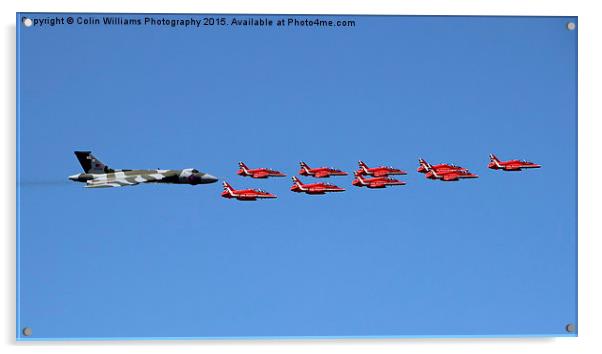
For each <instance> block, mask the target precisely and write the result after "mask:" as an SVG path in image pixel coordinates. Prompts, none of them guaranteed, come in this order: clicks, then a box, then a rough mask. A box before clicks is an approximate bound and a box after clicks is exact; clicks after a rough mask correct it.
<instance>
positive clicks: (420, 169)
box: [416, 159, 459, 173]
mask: <svg viewBox="0 0 602 354" xmlns="http://www.w3.org/2000/svg"><path fill="white" fill-rule="evenodd" d="M418 163H419V164H420V167H418V169H416V171H418V172H420V173H427V172H428V171H430V170H431V169H433V168H434V169H439V168H459V167H458V166H456V165H449V164H446V163H442V164H439V165H434V166H433V165H431V164H430V163H428V162H426V161H425V160H424V159H418Z"/></svg>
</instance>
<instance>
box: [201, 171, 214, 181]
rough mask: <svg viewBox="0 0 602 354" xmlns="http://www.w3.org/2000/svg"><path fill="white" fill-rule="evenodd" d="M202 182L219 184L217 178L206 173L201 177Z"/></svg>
mask: <svg viewBox="0 0 602 354" xmlns="http://www.w3.org/2000/svg"><path fill="white" fill-rule="evenodd" d="M201 181H203V183H213V182H217V177H215V176H213V175H210V174H208V173H205V174H204V175H203V176H202V177H201Z"/></svg>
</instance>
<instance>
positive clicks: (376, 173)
mask: <svg viewBox="0 0 602 354" xmlns="http://www.w3.org/2000/svg"><path fill="white" fill-rule="evenodd" d="M388 175H389V171H386V170H376V171H374V177H385V176H388Z"/></svg>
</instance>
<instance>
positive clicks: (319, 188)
mask: <svg viewBox="0 0 602 354" xmlns="http://www.w3.org/2000/svg"><path fill="white" fill-rule="evenodd" d="M489 161H490V162H489V165H488V166H487V167H489V168H490V169H493V170H502V171H521V170H523V169H529V168H540V167H541V165H538V164H536V163H533V162H529V161H524V160H508V161H500V160H499V159H498V158H497V157H496V156H495V155H493V154H490V155H489ZM418 163H419V167H418V169H417V171H418V172H420V173H423V174H424V176H425V177H426V178H427V179H433V180H441V181H445V182H451V181H459V180H460V179H464V178H478V177H479V176H477V175H476V174H474V173H471V172H470V171H469V170H468V169H467V168H464V167H461V166H457V165H452V164H438V165H431V164H429V163H428V162H426V161H425V160H424V159H419V160H418ZM299 164H300V166H301V169H300V170H299V175H301V176H310V177H315V178H328V177H330V176H346V175H347V172H345V171H341V170H339V169H336V168H332V167H315V168H312V167H309V165H307V164H306V163H305V162H303V161H302V162H300V163H299ZM238 165H239V167H240V169H239V170H238V171H237V172H236V173H237V174H238V175H240V176H243V177H251V178H268V177H286V175H285V174H284V173H282V172H280V171H277V170H273V169H269V168H265V167H262V168H249V167H247V165H245V164H244V163H243V162H239V163H238ZM353 174H354V176H355V179H354V180H353V182H351V184H352V185H354V186H356V187H367V188H370V189H372V188H385V187H388V186H402V185H405V184H406V183H405V182H402V181H399V180H397V179H395V178H391V177H389V176H393V175H406V174H407V173H406V172H405V171H403V170H400V169H397V168H394V167H391V166H378V167H368V165H366V164H365V163H364V162H363V161H359V162H358V169H357V171H355V172H354V173H353ZM292 179H293V185H292V186H291V188H290V189H291V191H293V192H296V193H306V194H326V193H331V192H344V191H345V188H341V187H339V186H336V185H334V184H331V183H324V182H319V183H303V182H301V180H299V178H297V177H296V176H293V178H292ZM223 186H224V191H223V192H222V194H221V195H222V197H224V198H228V199H232V198H233V199H237V200H243V201H248V200H257V199H273V198H276V195H274V194H272V193H269V192H266V191H264V190H262V189H234V188H232V186H231V185H230V184H228V182H223Z"/></svg>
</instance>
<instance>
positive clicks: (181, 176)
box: [69, 151, 217, 188]
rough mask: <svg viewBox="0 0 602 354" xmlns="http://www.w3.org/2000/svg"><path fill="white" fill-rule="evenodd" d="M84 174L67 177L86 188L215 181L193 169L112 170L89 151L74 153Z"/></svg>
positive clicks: (215, 179)
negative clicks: (81, 183)
mask: <svg viewBox="0 0 602 354" xmlns="http://www.w3.org/2000/svg"><path fill="white" fill-rule="evenodd" d="M75 156H77V159H78V160H79V163H80V164H81V165H82V167H83V169H84V173H80V174H77V175H72V176H69V179H70V180H72V181H76V182H86V186H85V187H86V188H108V187H123V186H135V185H137V184H139V183H176V184H203V183H213V182H215V181H217V177H214V176H212V175H210V174H208V173H203V172H199V171H198V170H195V169H194V168H185V169H183V170H158V169H157V170H114V169H112V168H109V166H107V165H105V164H104V163H102V162H101V161H100V160H98V159H97V158H95V157H94V156H93V155H92V154H91V152H90V151H75Z"/></svg>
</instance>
